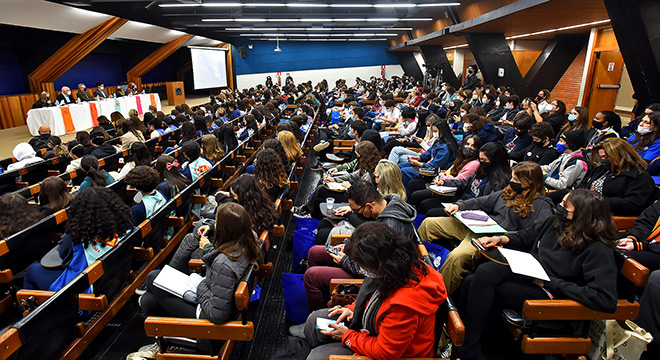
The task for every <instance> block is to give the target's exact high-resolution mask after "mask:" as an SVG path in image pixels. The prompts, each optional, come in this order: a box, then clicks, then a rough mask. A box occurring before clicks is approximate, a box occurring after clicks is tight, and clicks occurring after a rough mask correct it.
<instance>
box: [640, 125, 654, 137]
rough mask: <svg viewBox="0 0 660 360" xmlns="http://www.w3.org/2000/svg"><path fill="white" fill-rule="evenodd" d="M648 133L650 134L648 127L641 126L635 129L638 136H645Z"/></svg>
mask: <svg viewBox="0 0 660 360" xmlns="http://www.w3.org/2000/svg"><path fill="white" fill-rule="evenodd" d="M650 132H651V128H650V127H646V126H642V125H640V126H638V127H637V133H639V134H640V135H646V134H648V133H650Z"/></svg>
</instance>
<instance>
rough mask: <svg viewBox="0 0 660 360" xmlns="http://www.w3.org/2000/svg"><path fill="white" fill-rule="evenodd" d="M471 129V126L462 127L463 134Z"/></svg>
mask: <svg viewBox="0 0 660 360" xmlns="http://www.w3.org/2000/svg"><path fill="white" fill-rule="evenodd" d="M471 129H472V124H465V125H463V131H464V132H469V131H470V130H471Z"/></svg>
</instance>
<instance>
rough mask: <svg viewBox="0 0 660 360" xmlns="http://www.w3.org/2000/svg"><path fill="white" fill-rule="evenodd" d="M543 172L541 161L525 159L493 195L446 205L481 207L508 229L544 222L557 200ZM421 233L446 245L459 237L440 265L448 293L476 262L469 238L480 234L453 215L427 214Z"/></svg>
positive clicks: (451, 209)
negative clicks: (547, 189) (546, 185)
mask: <svg viewBox="0 0 660 360" xmlns="http://www.w3.org/2000/svg"><path fill="white" fill-rule="evenodd" d="M544 195H545V188H544V185H543V172H542V171H541V167H540V166H539V165H538V164H535V163H533V162H522V163H519V164H517V165H516V166H514V167H513V169H512V176H511V182H510V183H509V185H508V186H507V187H506V188H504V190H500V191H496V192H494V193H491V194H490V195H486V196H482V197H477V198H472V199H468V200H459V201H458V202H456V203H455V204H452V205H450V206H449V207H447V208H445V210H446V211H447V213H448V214H449V215H454V214H456V212H457V211H464V210H481V211H483V212H485V213H486V214H488V216H490V217H491V218H492V219H493V220H495V222H496V223H497V224H498V225H500V226H501V227H502V228H503V229H505V230H506V231H507V232H516V231H520V230H522V229H526V228H530V227H534V224H538V223H543V222H544V221H545V220H546V219H547V218H549V217H550V216H552V212H553V208H554V204H553V203H552V201H551V200H550V199H548V198H547V197H545V196H544ZM419 235H420V237H421V238H422V239H423V240H425V241H429V242H439V241H443V243H442V244H441V245H442V246H444V247H445V248H447V249H451V248H453V247H454V246H453V244H455V242H456V241H459V242H460V243H459V245H458V246H457V247H456V248H454V249H453V250H452V251H451V253H449V256H448V257H447V259H446V260H445V263H444V264H443V265H442V268H440V273H441V274H442V277H443V279H444V280H445V286H446V287H447V291H448V292H449V294H452V293H453V292H454V291H456V289H458V287H459V286H460V285H461V283H462V281H463V279H464V278H465V276H466V275H467V274H468V273H469V272H471V271H472V270H473V269H474V268H475V267H476V265H477V263H476V262H475V260H474V259H475V257H474V255H475V254H476V253H477V249H476V248H475V247H474V246H473V245H472V243H471V242H470V240H471V239H473V238H475V237H477V235H476V234H475V233H473V232H472V231H470V230H469V229H468V228H467V227H466V226H465V225H463V223H461V222H460V221H458V220H456V219H455V218H453V217H431V218H426V219H424V221H423V222H422V225H421V226H420V227H419Z"/></svg>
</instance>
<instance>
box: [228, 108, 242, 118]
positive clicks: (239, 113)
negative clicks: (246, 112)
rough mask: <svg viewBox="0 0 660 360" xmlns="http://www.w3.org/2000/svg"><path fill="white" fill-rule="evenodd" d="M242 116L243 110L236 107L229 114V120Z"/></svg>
mask: <svg viewBox="0 0 660 360" xmlns="http://www.w3.org/2000/svg"><path fill="white" fill-rule="evenodd" d="M240 116H241V111H240V110H238V109H236V110H234V111H232V112H231V113H230V114H229V120H234V119H236V118H238V117H240Z"/></svg>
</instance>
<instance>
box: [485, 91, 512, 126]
mask: <svg viewBox="0 0 660 360" xmlns="http://www.w3.org/2000/svg"><path fill="white" fill-rule="evenodd" d="M506 100H507V97H506V96H504V95H498V96H497V98H495V101H494V102H493V105H494V106H493V108H492V109H491V110H490V111H488V112H487V113H486V117H488V118H489V119H490V121H493V122H498V121H500V119H501V118H502V115H504V114H505V113H506V111H507V109H506V108H505V107H504V105H505V104H506Z"/></svg>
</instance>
